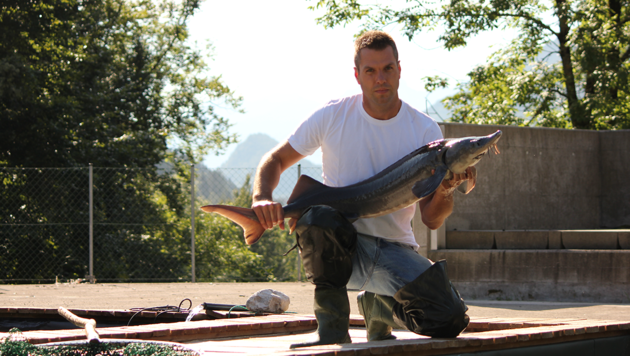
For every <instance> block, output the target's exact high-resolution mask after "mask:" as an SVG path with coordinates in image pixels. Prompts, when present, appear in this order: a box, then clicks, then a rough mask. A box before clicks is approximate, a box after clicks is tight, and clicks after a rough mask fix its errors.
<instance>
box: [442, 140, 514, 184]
mask: <svg viewBox="0 0 630 356" xmlns="http://www.w3.org/2000/svg"><path fill="white" fill-rule="evenodd" d="M501 135H502V132H501V130H497V132H495V133H493V134H490V135H488V136H479V137H465V138H462V139H459V140H457V141H454V142H453V143H452V144H450V146H449V147H448V149H447V151H446V156H445V159H446V165H447V166H448V169H449V170H450V171H451V172H453V173H457V174H461V173H464V172H465V171H466V168H468V167H472V166H474V165H476V164H477V163H478V162H479V161H480V160H481V158H482V157H483V155H485V154H486V153H487V152H488V151H490V150H491V149H493V150H494V151H495V152H496V153H498V152H499V150H498V149H497V147H496V146H497V142H498V141H499V138H501Z"/></svg>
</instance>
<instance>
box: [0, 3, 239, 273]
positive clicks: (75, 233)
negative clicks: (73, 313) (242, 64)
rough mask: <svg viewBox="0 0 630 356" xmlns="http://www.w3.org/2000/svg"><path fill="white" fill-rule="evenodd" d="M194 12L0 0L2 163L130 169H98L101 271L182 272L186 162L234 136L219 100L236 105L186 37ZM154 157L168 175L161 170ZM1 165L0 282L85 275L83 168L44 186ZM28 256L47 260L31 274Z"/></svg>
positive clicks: (178, 7) (174, 7) (29, 173)
mask: <svg viewBox="0 0 630 356" xmlns="http://www.w3.org/2000/svg"><path fill="white" fill-rule="evenodd" d="M198 7H199V0H105V1H93V0H33V1H22V0H10V1H3V2H2V5H0V127H2V129H1V130H0V166H2V167H87V166H88V164H89V163H92V164H93V165H94V166H95V167H118V168H120V167H126V168H130V169H131V170H129V171H123V170H118V171H117V170H112V171H106V170H99V169H98V168H95V172H94V194H95V197H101V200H98V199H97V200H95V202H96V206H95V207H94V222H95V227H94V236H95V239H94V247H95V251H96V253H95V256H94V257H95V262H94V263H95V269H96V270H97V271H100V272H99V276H98V277H99V278H100V280H110V281H112V280H117V281H126V280H129V279H134V280H139V279H156V276H158V279H169V280H172V279H175V280H178V279H181V278H186V279H187V278H188V277H189V276H190V252H189V251H190V248H189V246H190V243H189V241H190V239H189V236H190V218H189V213H190V212H189V209H188V207H189V206H190V198H189V194H188V192H189V191H190V186H189V184H188V182H189V181H190V180H189V179H190V163H191V162H197V161H199V160H200V157H201V156H202V155H204V154H205V153H207V152H208V151H210V150H213V151H215V152H220V151H221V150H223V149H224V148H225V147H226V145H228V144H230V143H232V142H235V136H234V135H230V134H229V133H228V128H229V126H230V125H229V123H228V122H227V120H226V119H225V118H223V117H221V116H219V115H217V114H216V113H215V111H214V105H215V104H219V103H224V104H227V105H228V106H231V107H233V108H235V109H239V107H240V104H241V98H240V97H237V96H235V95H234V94H233V92H232V91H231V90H230V89H229V88H228V87H227V86H226V85H225V84H224V83H223V82H222V81H221V78H220V77H209V76H207V75H206V74H204V73H205V72H206V70H207V64H206V63H205V62H204V60H205V57H206V56H205V55H204V54H203V53H202V52H201V51H200V50H197V49H195V48H192V47H191V46H190V45H189V44H188V43H187V42H186V41H187V38H188V32H187V27H186V23H187V21H188V19H190V17H191V16H192V15H193V13H194V12H195V11H196V10H197V9H198ZM167 142H176V143H177V145H176V147H168V146H167ZM163 162H168V165H169V170H168V171H162V172H161V171H160V170H158V168H157V167H156V166H157V165H158V164H161V163H163ZM134 168H141V169H139V170H133V169H134ZM0 173H1V177H0V178H2V184H3V188H5V189H2V190H0V197H1V198H2V200H3V202H5V203H3V204H2V205H1V206H0V209H1V210H0V220H1V221H0V225H2V226H0V228H1V229H2V231H0V233H1V234H0V270H1V271H2V274H3V275H2V276H1V277H0V278H7V279H19V280H24V279H31V280H34V279H40V280H41V279H53V280H54V278H55V276H59V277H60V278H78V277H84V276H85V275H86V274H87V256H88V241H87V236H88V232H87V225H86V224H87V222H88V216H87V212H88V208H87V201H86V200H87V199H83V198H77V197H85V198H87V196H88V191H87V187H88V175H87V169H83V170H80V171H78V173H77V174H76V176H75V177H73V179H69V177H68V176H56V177H51V176H47V178H46V179H44V180H41V181H37V177H38V176H39V175H41V174H40V173H41V172H38V171H37V170H25V171H23V172H21V173H20V174H12V173H11V172H9V171H6V172H4V171H3V172H0ZM16 177H17V178H16ZM75 178H76V179H75ZM103 197H105V199H103ZM51 202H54V203H51ZM59 212H63V214H60V213H59ZM60 215H63V216H60ZM62 223H63V224H62ZM123 224H125V225H123ZM19 226H37V229H38V231H37V233H32V232H30V233H29V231H27V230H26V229H22V230H20V229H19ZM25 244H28V246H29V247H30V248H28V249H25V248H24V247H23V246H25ZM34 259H35V260H37V261H42V265H45V266H46V267H42V268H41V269H39V270H37V272H36V273H34V272H33V270H32V269H31V268H30V267H31V266H30V265H29V261H33V260H34ZM43 262H46V263H43Z"/></svg>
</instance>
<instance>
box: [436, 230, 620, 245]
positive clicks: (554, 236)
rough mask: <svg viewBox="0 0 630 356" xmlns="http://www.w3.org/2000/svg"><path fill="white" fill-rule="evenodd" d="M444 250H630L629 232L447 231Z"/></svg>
mask: <svg viewBox="0 0 630 356" xmlns="http://www.w3.org/2000/svg"><path fill="white" fill-rule="evenodd" d="M446 248H447V249H499V250H519V249H526V250H532V249H533V250H557V249H594V250H630V230H628V229H611V230H475V231H472V230H468V231H466V230H464V231H446Z"/></svg>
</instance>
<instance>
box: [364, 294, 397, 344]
mask: <svg viewBox="0 0 630 356" xmlns="http://www.w3.org/2000/svg"><path fill="white" fill-rule="evenodd" d="M395 303H396V301H395V300H394V298H392V297H387V296H382V295H377V294H374V293H371V292H366V291H363V292H361V293H359V295H358V296H357V304H358V305H359V313H360V314H361V315H363V319H365V328H366V331H367V339H368V341H379V340H393V339H395V338H396V336H394V335H392V327H400V326H399V325H398V324H396V322H395V321H394V317H393V314H392V309H393V308H392V307H393V305H394V304H395ZM403 327H404V326H403Z"/></svg>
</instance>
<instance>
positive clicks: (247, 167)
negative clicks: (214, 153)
mask: <svg viewBox="0 0 630 356" xmlns="http://www.w3.org/2000/svg"><path fill="white" fill-rule="evenodd" d="M277 145H278V141H276V140H274V139H273V138H271V137H270V136H269V135H266V134H262V133H258V134H253V135H250V136H249V137H247V138H246V139H245V140H244V141H243V142H241V143H239V144H238V146H236V148H235V149H234V151H233V152H232V154H231V155H230V157H228V159H227V160H226V161H225V162H224V163H223V164H222V165H221V168H218V169H217V170H216V172H220V174H221V175H222V176H223V177H225V178H226V179H227V180H228V181H229V182H230V183H231V184H229V186H230V188H232V187H233V186H235V187H241V186H243V184H244V183H245V180H246V179H247V176H248V175H249V176H250V178H252V179H250V183H252V182H253V176H254V173H256V167H257V166H258V163H259V162H260V160H261V158H262V157H263V156H264V155H265V153H267V152H269V150H271V149H272V148H274V147H275V146H277ZM298 164H299V165H301V173H302V174H308V175H309V176H311V177H312V178H314V179H317V180H319V181H321V180H322V179H321V174H322V173H321V167H320V166H319V165H316V164H314V163H313V162H311V161H309V160H307V159H303V160H301V161H300V162H298ZM297 178H298V171H297V164H296V165H294V166H293V167H290V168H289V169H287V170H286V171H285V172H284V173H283V174H282V176H280V182H279V183H278V187H277V188H276V190H275V191H274V199H275V200H276V201H279V202H286V200H287V199H288V198H289V195H291V192H292V191H293V187H294V186H295V184H296V183H297ZM216 181H217V183H221V185H223V182H219V180H216ZM216 195H217V196H220V195H221V194H220V193H218V192H217V193H216Z"/></svg>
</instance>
